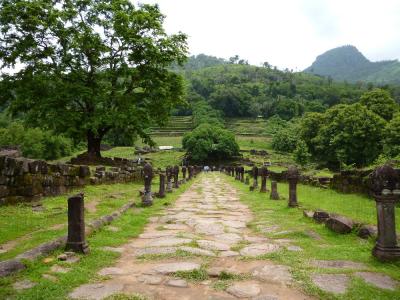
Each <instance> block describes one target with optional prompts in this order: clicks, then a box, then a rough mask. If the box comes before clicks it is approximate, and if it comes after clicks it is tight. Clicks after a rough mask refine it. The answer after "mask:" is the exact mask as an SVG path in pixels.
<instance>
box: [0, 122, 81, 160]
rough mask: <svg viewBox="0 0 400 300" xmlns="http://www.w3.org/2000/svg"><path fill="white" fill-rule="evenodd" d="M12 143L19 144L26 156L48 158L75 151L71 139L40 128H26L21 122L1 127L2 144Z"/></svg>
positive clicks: (0, 143)
mask: <svg viewBox="0 0 400 300" xmlns="http://www.w3.org/2000/svg"><path fill="white" fill-rule="evenodd" d="M10 145H12V146H19V147H20V148H21V151H22V154H23V156H25V157H29V158H41V159H47V160H53V159H57V158H60V157H63V156H67V155H70V154H72V151H73V143H72V141H71V139H69V138H66V137H63V136H61V135H54V134H53V133H52V132H51V131H43V130H41V129H39V128H25V127H24V126H23V125H22V124H21V123H19V122H13V123H11V124H9V125H8V126H7V127H6V128H1V129H0V146H10Z"/></svg>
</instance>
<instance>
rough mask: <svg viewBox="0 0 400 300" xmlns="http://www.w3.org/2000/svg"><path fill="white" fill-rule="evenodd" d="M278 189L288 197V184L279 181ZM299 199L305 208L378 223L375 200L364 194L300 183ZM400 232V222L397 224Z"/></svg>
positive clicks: (399, 209) (363, 221) (398, 212)
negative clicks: (345, 192) (341, 191)
mask: <svg viewBox="0 0 400 300" xmlns="http://www.w3.org/2000/svg"><path fill="white" fill-rule="evenodd" d="M278 191H279V193H280V195H281V196H284V197H286V199H287V197H288V193H289V192H288V184H286V183H278ZM297 194H298V201H299V204H300V207H301V208H304V209H311V210H316V209H322V210H325V211H327V212H332V213H337V214H340V215H344V216H347V217H349V218H351V219H353V220H355V221H358V222H361V223H364V224H375V225H376V206H375V201H374V200H373V199H371V198H368V197H367V196H364V195H359V194H342V193H339V192H337V191H335V190H332V189H321V188H318V187H313V186H308V185H302V184H299V185H298V186H297ZM396 214H397V216H400V208H399V207H397V208H396ZM396 229H397V231H399V232H400V222H398V223H397V224H396Z"/></svg>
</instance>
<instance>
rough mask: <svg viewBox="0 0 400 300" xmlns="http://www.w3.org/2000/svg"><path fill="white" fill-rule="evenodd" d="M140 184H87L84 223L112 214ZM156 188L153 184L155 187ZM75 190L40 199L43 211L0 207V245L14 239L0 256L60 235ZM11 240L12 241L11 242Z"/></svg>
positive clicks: (21, 206) (21, 207)
mask: <svg viewBox="0 0 400 300" xmlns="http://www.w3.org/2000/svg"><path fill="white" fill-rule="evenodd" d="M140 188H142V184H139V183H129V184H115V185H97V186H86V187H85V188H83V189H82V191H83V192H84V193H85V204H86V205H89V206H91V207H92V209H90V210H89V209H86V211H85V218H86V222H90V221H91V220H95V219H97V218H99V217H101V216H103V215H106V214H109V213H112V212H113V211H115V210H117V209H118V208H120V207H121V206H123V205H124V204H126V203H128V202H130V201H131V200H132V195H135V196H136V195H137V194H138V190H139V189H140ZM154 188H156V186H154ZM77 192H78V190H76V191H74V192H71V193H68V194H65V195H60V196H56V197H46V198H43V199H42V200H41V203H42V205H43V207H44V210H43V211H39V212H34V211H32V208H31V206H30V205H29V204H18V205H9V206H4V207H2V208H1V213H0V228H1V230H0V244H4V243H7V242H10V241H14V242H15V245H14V247H13V248H12V249H11V250H10V251H8V252H5V253H3V254H0V259H2V260H3V259H8V258H12V257H14V256H16V255H18V254H20V253H22V252H24V251H26V250H29V249H31V248H33V247H35V246H37V245H39V244H41V243H44V242H46V241H49V240H51V239H54V238H56V237H59V236H62V235H63V234H66V232H67V226H66V225H67V211H68V203H67V199H68V197H69V196H70V195H72V194H74V193H77ZM14 242H13V243H14Z"/></svg>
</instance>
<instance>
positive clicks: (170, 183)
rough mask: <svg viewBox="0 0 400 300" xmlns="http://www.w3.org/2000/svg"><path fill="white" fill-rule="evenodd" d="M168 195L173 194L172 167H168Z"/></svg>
mask: <svg viewBox="0 0 400 300" xmlns="http://www.w3.org/2000/svg"><path fill="white" fill-rule="evenodd" d="M166 171H167V193H172V175H173V174H172V167H170V166H168V167H167V170H166Z"/></svg>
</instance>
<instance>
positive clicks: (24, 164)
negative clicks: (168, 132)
mask: <svg viewBox="0 0 400 300" xmlns="http://www.w3.org/2000/svg"><path fill="white" fill-rule="evenodd" d="M141 173H142V172H141V168H138V167H132V166H122V167H113V168H109V169H108V170H106V168H105V167H97V168H96V170H95V171H94V172H92V171H91V170H90V168H89V167H88V166H83V165H82V166H77V165H69V164H60V163H59V164H49V163H47V162H45V161H42V160H31V159H26V158H15V157H9V156H0V205H4V204H14V203H18V202H33V201H37V200H39V199H40V198H41V197H43V196H55V195H60V194H63V193H66V192H68V191H70V190H72V189H74V188H79V187H83V186H85V185H87V184H101V183H118V182H132V181H139V180H141V179H142V175H141Z"/></svg>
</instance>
